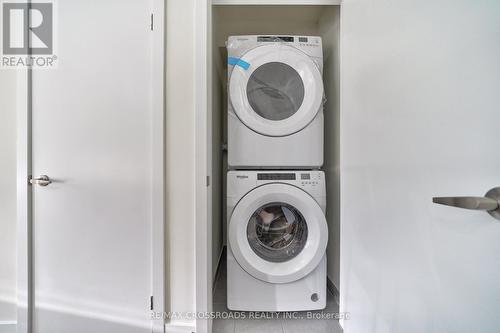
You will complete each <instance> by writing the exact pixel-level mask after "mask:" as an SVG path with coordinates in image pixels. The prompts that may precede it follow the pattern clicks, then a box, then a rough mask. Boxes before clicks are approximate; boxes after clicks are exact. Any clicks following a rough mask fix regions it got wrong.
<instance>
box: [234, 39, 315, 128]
mask: <svg viewBox="0 0 500 333" xmlns="http://www.w3.org/2000/svg"><path fill="white" fill-rule="evenodd" d="M240 59H241V60H243V61H244V62H246V63H248V64H249V66H248V68H246V69H245V68H244V67H242V66H234V67H233V70H232V72H231V76H230V78H229V94H230V101H231V104H232V106H233V109H234V111H235V113H236V115H237V116H238V118H239V119H240V120H241V121H242V122H243V123H244V124H245V125H246V126H247V127H248V128H250V129H251V130H253V131H255V132H257V133H260V134H263V135H267V136H287V135H291V134H293V133H296V132H298V131H300V130H302V129H303V128H304V127H306V126H307V125H308V124H309V123H310V122H311V121H312V120H313V119H314V117H316V114H317V113H318V111H319V110H320V107H321V104H322V102H323V79H322V75H321V72H320V70H319V68H318V66H317V65H316V64H315V63H314V61H313V60H312V59H311V58H310V57H309V56H307V55H306V54H305V53H304V52H302V51H300V50H299V49H297V48H294V47H292V46H289V45H284V44H270V45H264V46H259V47H256V48H254V49H252V50H250V51H248V52H247V53H245V54H244V55H243V56H241V57H240Z"/></svg>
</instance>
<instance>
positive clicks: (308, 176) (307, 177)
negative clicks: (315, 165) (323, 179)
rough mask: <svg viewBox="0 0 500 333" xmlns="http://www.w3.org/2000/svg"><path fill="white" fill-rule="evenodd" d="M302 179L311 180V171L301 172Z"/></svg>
mask: <svg viewBox="0 0 500 333" xmlns="http://www.w3.org/2000/svg"><path fill="white" fill-rule="evenodd" d="M300 179H302V180H310V179H311V174H310V173H301V174H300Z"/></svg>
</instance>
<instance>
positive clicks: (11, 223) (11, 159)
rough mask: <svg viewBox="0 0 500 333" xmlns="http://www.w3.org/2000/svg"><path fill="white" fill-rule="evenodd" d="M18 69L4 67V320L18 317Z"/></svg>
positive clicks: (0, 81)
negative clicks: (5, 68)
mask: <svg viewBox="0 0 500 333" xmlns="http://www.w3.org/2000/svg"><path fill="white" fill-rule="evenodd" d="M16 114H17V113H16V72H15V71H13V70H0V175H1V177H0V324H1V322H2V321H14V320H16V305H15V298H16V195H17V194H16Z"/></svg>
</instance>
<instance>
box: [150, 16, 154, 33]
mask: <svg viewBox="0 0 500 333" xmlns="http://www.w3.org/2000/svg"><path fill="white" fill-rule="evenodd" d="M153 24H154V16H153V14H152V13H151V31H153V30H154V29H153V28H154V25H153Z"/></svg>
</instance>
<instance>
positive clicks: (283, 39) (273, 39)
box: [257, 36, 293, 43]
mask: <svg viewBox="0 0 500 333" xmlns="http://www.w3.org/2000/svg"><path fill="white" fill-rule="evenodd" d="M257 41H258V42H287V43H293V37H288V36H259V37H257Z"/></svg>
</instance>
